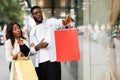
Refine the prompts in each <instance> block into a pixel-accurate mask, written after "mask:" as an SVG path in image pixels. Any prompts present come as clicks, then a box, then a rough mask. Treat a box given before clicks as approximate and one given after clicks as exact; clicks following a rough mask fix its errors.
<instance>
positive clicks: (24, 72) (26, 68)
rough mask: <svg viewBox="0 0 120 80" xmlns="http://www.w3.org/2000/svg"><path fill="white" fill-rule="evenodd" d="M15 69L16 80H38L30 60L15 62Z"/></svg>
mask: <svg viewBox="0 0 120 80" xmlns="http://www.w3.org/2000/svg"><path fill="white" fill-rule="evenodd" d="M15 69H16V74H17V79H18V80H38V77H37V74H36V71H35V68H34V65H33V63H32V61H31V60H17V61H16V62H15Z"/></svg>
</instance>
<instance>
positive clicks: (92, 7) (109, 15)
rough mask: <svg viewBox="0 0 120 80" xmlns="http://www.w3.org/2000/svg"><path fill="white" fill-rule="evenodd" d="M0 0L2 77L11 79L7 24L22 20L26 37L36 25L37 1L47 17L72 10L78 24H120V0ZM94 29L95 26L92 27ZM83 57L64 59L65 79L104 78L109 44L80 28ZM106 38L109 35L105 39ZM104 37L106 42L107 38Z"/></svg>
mask: <svg viewBox="0 0 120 80" xmlns="http://www.w3.org/2000/svg"><path fill="white" fill-rule="evenodd" d="M116 1H118V2H115V1H114V0H0V63H1V65H0V71H1V73H0V80H9V71H8V63H7V62H6V60H5V51H4V41H5V30H6V24H7V23H9V22H11V21H15V22H18V23H19V24H20V25H21V27H22V30H23V33H24V35H25V37H26V38H28V39H29V32H30V30H31V29H32V28H33V27H34V26H35V22H34V20H33V19H32V18H31V15H30V8H31V7H32V6H34V5H38V6H40V7H41V9H42V11H43V16H44V18H45V19H48V18H51V17H55V18H63V19H64V18H65V16H66V15H67V14H70V15H71V16H72V18H73V19H74V20H75V27H80V26H82V27H86V26H88V25H91V26H95V25H98V27H97V28H99V26H101V25H104V26H106V25H107V24H109V23H110V26H115V25H119V24H120V6H115V5H120V0H116ZM92 29H94V27H92ZM78 37H79V46H80V53H81V59H80V60H79V61H70V62H63V63H62V70H63V71H62V80H103V79H102V78H101V76H102V73H103V72H104V71H105V70H106V66H108V64H107V62H106V61H105V60H106V55H105V54H104V53H106V50H105V47H104V46H103V45H100V44H99V43H96V42H94V41H92V40H90V39H91V34H90V36H87V37H88V39H86V35H84V34H83V32H82V31H79V32H78ZM104 41H106V39H104ZM104 41H103V42H104Z"/></svg>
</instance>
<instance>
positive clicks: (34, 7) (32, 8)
mask: <svg viewBox="0 0 120 80" xmlns="http://www.w3.org/2000/svg"><path fill="white" fill-rule="evenodd" d="M36 8H39V9H41V7H40V6H33V7H31V11H30V12H31V13H32V12H33V10H34V9H36Z"/></svg>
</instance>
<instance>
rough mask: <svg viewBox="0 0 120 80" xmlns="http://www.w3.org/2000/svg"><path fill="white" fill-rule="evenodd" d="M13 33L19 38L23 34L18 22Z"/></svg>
mask: <svg viewBox="0 0 120 80" xmlns="http://www.w3.org/2000/svg"><path fill="white" fill-rule="evenodd" d="M13 35H14V37H15V38H19V37H20V36H21V29H20V27H19V26H18V25H17V24H14V25H13Z"/></svg>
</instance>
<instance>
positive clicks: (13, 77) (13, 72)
mask: <svg viewBox="0 0 120 80" xmlns="http://www.w3.org/2000/svg"><path fill="white" fill-rule="evenodd" d="M15 62H16V60H12V63H11V69H10V76H9V80H16V77H17V74H16V69H15V66H14V65H15Z"/></svg>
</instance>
